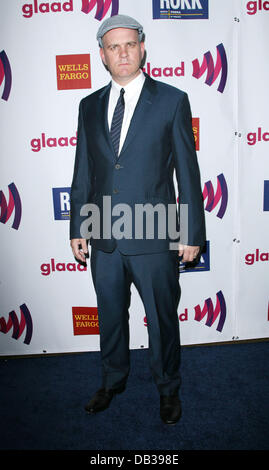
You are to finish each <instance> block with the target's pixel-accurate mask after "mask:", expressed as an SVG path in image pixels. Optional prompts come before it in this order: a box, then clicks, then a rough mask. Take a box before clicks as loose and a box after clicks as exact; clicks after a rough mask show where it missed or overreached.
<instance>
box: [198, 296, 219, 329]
mask: <svg viewBox="0 0 269 470" xmlns="http://www.w3.org/2000/svg"><path fill="white" fill-rule="evenodd" d="M216 297H217V302H216V307H215V308H214V306H213V302H212V300H211V299H210V298H208V299H206V300H205V303H204V307H203V309H201V307H200V305H196V307H195V308H194V310H195V317H194V320H196V321H199V322H200V321H201V320H202V319H203V318H204V316H205V315H207V320H206V323H205V324H206V326H212V325H213V323H214V322H215V321H216V320H217V318H218V317H219V322H218V325H217V331H219V332H221V331H222V329H223V326H224V323H225V319H226V302H225V299H224V295H223V293H222V291H221V290H220V291H219V292H217V294H216Z"/></svg>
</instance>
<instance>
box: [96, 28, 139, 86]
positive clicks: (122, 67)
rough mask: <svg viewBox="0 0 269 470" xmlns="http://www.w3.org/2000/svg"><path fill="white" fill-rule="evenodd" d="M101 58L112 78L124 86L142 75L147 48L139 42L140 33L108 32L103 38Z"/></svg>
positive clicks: (126, 30) (114, 30) (127, 31)
mask: <svg viewBox="0 0 269 470" xmlns="http://www.w3.org/2000/svg"><path fill="white" fill-rule="evenodd" d="M102 41H103V48H100V56H101V59H102V61H103V63H104V64H105V65H106V66H107V68H108V70H109V72H110V73H111V76H112V78H113V79H114V80H115V81H116V82H117V83H119V84H120V85H122V86H124V85H127V83H129V82H130V81H132V80H133V79H134V78H135V77H137V76H138V75H139V73H140V66H141V61H142V59H143V56H144V52H145V47H144V43H143V42H139V38H138V32H137V31H136V30H133V29H128V28H116V29H112V30H111V31H108V32H107V33H106V34H105V35H104V37H103V38H102Z"/></svg>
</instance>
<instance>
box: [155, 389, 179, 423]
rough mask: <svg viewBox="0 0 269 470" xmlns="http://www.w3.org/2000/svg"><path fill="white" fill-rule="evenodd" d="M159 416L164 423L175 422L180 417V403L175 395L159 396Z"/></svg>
mask: <svg viewBox="0 0 269 470" xmlns="http://www.w3.org/2000/svg"><path fill="white" fill-rule="evenodd" d="M160 416H161V419H162V421H163V422H164V423H165V424H176V423H177V422H178V420H179V419H180V417H181V404H180V400H179V398H178V396H177V395H170V396H168V395H161V396H160Z"/></svg>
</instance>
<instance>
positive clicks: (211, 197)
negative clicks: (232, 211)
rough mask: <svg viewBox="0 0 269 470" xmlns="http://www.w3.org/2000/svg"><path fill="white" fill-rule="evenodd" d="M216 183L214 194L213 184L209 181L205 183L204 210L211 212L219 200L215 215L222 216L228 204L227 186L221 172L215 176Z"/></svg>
mask: <svg viewBox="0 0 269 470" xmlns="http://www.w3.org/2000/svg"><path fill="white" fill-rule="evenodd" d="M217 180H218V184H217V191H216V194H215V193H214V189H213V185H212V183H211V181H207V183H205V186H204V189H203V198H204V201H205V200H206V199H207V203H206V206H205V210H206V211H208V212H211V211H212V210H213V209H215V207H216V206H217V204H218V203H219V202H220V200H221V204H220V208H219V210H218V213H217V217H219V218H220V219H222V218H223V216H224V214H225V212H226V209H227V204H228V186H227V183H226V180H225V177H224V175H223V173H221V174H220V175H218V176H217Z"/></svg>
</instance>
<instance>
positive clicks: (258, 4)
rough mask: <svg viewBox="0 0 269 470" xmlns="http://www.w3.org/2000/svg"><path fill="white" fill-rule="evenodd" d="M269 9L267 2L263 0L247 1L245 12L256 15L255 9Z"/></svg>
mask: <svg viewBox="0 0 269 470" xmlns="http://www.w3.org/2000/svg"><path fill="white" fill-rule="evenodd" d="M258 10H259V11H262V10H267V11H268V10H269V2H268V1H266V2H263V1H262V0H258V1H254V2H248V3H247V14H248V15H256V13H257V11H258Z"/></svg>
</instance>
